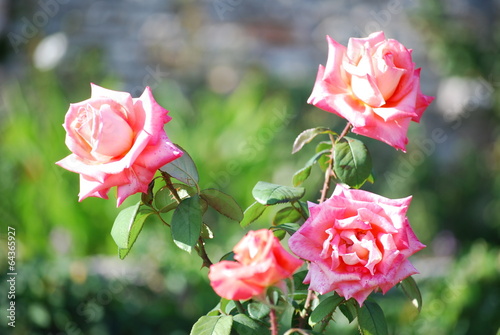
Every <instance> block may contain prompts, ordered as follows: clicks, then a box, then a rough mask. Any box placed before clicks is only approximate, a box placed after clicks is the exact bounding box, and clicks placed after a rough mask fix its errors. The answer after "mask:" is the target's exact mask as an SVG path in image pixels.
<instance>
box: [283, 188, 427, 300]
mask: <svg viewBox="0 0 500 335" xmlns="http://www.w3.org/2000/svg"><path fill="white" fill-rule="evenodd" d="M410 201H411V197H407V198H403V199H388V198H384V197H382V196H379V195H377V194H373V193H370V192H367V191H361V190H352V189H347V188H344V187H343V186H341V185H337V187H336V188H335V190H334V192H333V195H332V197H331V198H330V199H328V200H326V201H325V202H323V203H321V204H319V205H314V204H310V208H309V209H310V217H309V219H307V220H306V222H305V223H304V224H303V225H302V227H300V228H299V230H297V232H296V233H295V234H293V235H292V236H291V237H290V239H289V242H288V243H289V246H290V249H291V250H292V252H294V253H295V254H296V255H297V256H299V257H301V258H302V259H305V260H307V261H310V262H311V263H310V265H309V271H308V274H307V276H306V278H305V280H304V283H310V289H311V290H314V291H317V292H319V293H320V294H325V293H327V292H330V291H335V292H337V293H338V294H339V295H340V296H343V297H345V298H346V299H349V298H351V297H352V298H354V299H356V300H357V301H358V303H359V304H360V305H362V304H363V301H364V300H365V299H366V298H367V297H368V295H369V294H370V293H371V292H372V291H374V290H376V289H378V288H380V289H381V290H382V292H383V293H386V292H387V291H388V290H389V289H390V288H391V287H393V286H394V285H396V284H397V283H399V282H400V281H402V280H403V279H405V278H406V277H408V276H410V275H413V274H416V273H418V271H417V270H416V269H415V268H414V267H413V266H412V264H411V263H410V261H409V260H408V257H409V256H410V255H412V254H414V253H415V252H417V251H419V250H421V249H422V248H424V247H425V246H424V245H423V244H422V243H420V242H419V241H418V239H417V237H416V236H415V234H414V233H413V230H412V229H411V227H410V224H409V222H408V219H407V217H406V211H407V209H408V206H409V204H410Z"/></svg>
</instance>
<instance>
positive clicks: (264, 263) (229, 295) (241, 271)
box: [208, 229, 303, 300]
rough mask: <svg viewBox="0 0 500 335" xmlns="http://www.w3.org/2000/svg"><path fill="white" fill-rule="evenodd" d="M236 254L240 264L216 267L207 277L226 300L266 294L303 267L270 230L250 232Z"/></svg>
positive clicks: (235, 257)
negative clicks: (267, 289) (271, 287)
mask: <svg viewBox="0 0 500 335" xmlns="http://www.w3.org/2000/svg"><path fill="white" fill-rule="evenodd" d="M233 252H234V259H235V260H236V261H237V262H232V261H221V262H219V263H216V264H213V265H212V266H210V272H209V274H208V277H209V279H210V285H211V286H212V288H213V289H214V291H215V292H216V293H217V294H218V295H219V296H221V297H223V298H225V299H232V300H245V299H250V298H252V297H255V296H258V295H260V294H262V293H265V290H266V288H267V287H270V286H275V285H279V283H280V282H281V281H282V280H283V279H285V278H288V277H290V276H292V275H293V273H294V272H295V270H297V269H298V268H299V267H300V266H301V265H302V264H303V262H302V261H301V260H299V259H297V258H295V257H293V256H292V255H291V254H290V253H288V252H287V251H286V250H285V249H284V248H283V247H282V246H281V244H280V241H279V240H278V239H277V238H276V237H275V236H274V234H273V233H272V232H271V231H270V230H267V229H261V230H257V231H250V232H249V233H248V234H247V235H245V237H243V239H242V240H241V241H240V242H238V244H236V246H235V247H234V248H233Z"/></svg>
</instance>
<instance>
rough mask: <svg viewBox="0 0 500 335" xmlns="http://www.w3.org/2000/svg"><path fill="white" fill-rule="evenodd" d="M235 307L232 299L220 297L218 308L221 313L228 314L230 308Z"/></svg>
mask: <svg viewBox="0 0 500 335" xmlns="http://www.w3.org/2000/svg"><path fill="white" fill-rule="evenodd" d="M228 307H229V309H228ZM235 307H236V305H235V304H234V301H233V300H229V299H224V298H221V299H220V310H221V311H222V313H224V314H229V313H231V310H232V309H233V308H235Z"/></svg>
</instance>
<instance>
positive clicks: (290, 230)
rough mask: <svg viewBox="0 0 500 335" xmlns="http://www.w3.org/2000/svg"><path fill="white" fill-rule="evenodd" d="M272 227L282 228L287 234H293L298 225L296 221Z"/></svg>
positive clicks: (275, 228) (274, 228)
mask: <svg viewBox="0 0 500 335" xmlns="http://www.w3.org/2000/svg"><path fill="white" fill-rule="evenodd" d="M272 228H273V230H284V231H286V232H287V233H288V234H290V235H293V234H295V232H296V231H297V230H298V229H299V228H300V225H299V224H298V223H293V222H291V223H282V224H280V225H277V226H274V227H272Z"/></svg>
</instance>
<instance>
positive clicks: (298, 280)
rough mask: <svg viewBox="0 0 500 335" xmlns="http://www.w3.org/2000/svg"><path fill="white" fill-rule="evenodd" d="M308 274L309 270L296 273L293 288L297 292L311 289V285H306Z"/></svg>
mask: <svg viewBox="0 0 500 335" xmlns="http://www.w3.org/2000/svg"><path fill="white" fill-rule="evenodd" d="M307 272H308V271H307V270H303V271H299V272H296V273H295V274H294V275H293V286H294V287H295V290H307V289H308V288H309V284H304V279H305V278H306V276H307Z"/></svg>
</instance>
